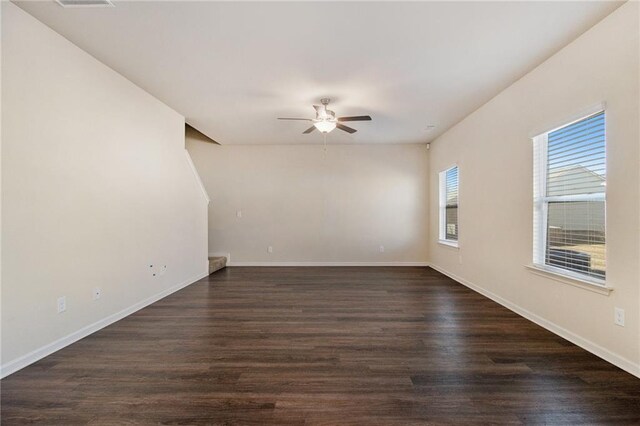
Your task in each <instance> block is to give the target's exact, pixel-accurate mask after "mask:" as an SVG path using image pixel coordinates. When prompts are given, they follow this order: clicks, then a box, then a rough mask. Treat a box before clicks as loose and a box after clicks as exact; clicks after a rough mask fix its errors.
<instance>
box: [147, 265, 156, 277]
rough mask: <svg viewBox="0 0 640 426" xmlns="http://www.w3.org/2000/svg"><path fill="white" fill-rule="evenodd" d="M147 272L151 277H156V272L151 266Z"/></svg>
mask: <svg viewBox="0 0 640 426" xmlns="http://www.w3.org/2000/svg"><path fill="white" fill-rule="evenodd" d="M149 271H150V272H151V275H152V276H154V277H155V276H156V270H155V269H154V267H153V265H149Z"/></svg>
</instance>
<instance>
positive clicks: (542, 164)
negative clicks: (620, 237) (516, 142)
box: [532, 104, 607, 287]
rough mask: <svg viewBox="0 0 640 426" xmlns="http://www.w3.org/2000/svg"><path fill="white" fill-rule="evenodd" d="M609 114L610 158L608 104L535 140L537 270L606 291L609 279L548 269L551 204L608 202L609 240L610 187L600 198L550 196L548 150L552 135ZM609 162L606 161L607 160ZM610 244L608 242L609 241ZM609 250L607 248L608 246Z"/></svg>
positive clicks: (582, 195) (600, 105)
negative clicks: (548, 226) (592, 118)
mask: <svg viewBox="0 0 640 426" xmlns="http://www.w3.org/2000/svg"><path fill="white" fill-rule="evenodd" d="M600 113H605V158H606V149H607V143H606V134H607V133H606V109H605V108H604V104H599V105H597V106H595V107H593V108H591V109H589V110H585V111H583V112H582V113H581V114H580V115H579V116H578V118H572V119H571V120H569V121H567V122H566V123H564V124H562V125H559V126H556V127H554V128H552V129H550V130H547V131H545V132H544V133H541V134H539V135H537V136H534V137H533V138H532V139H533V157H534V161H533V171H534V173H533V230H534V232H533V266H534V267H535V268H538V269H542V270H544V271H546V272H549V273H551V274H555V275H559V276H561V277H566V278H570V279H574V280H578V281H582V282H585V283H588V284H594V285H597V286H599V287H606V277H605V279H601V278H597V277H592V276H589V275H585V274H581V273H579V272H576V271H571V270H568V269H564V268H560V267H556V266H552V265H547V264H546V263H545V254H546V253H545V252H546V247H547V219H548V205H549V203H550V202H554V201H556V202H562V201H594V200H598V201H604V206H605V238H606V235H607V231H606V215H607V213H606V212H607V202H606V192H607V189H606V186H605V192H604V193H598V194H579V195H563V196H560V195H556V196H547V195H546V194H547V167H548V165H547V148H548V142H549V133H553V132H554V131H556V130H558V129H561V128H563V127H567V126H570V125H571V124H574V123H577V122H578V121H582V120H584V119H586V118H589V117H590V116H592V115H596V114H600ZM605 161H606V160H605ZM605 244H606V239H605ZM605 250H606V246H605Z"/></svg>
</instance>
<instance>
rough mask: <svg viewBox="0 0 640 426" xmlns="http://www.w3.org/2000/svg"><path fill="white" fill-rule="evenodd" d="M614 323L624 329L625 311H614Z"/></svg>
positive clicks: (615, 309)
mask: <svg viewBox="0 0 640 426" xmlns="http://www.w3.org/2000/svg"><path fill="white" fill-rule="evenodd" d="M613 322H614V323H615V324H616V325H619V326H621V327H624V309H622V308H614V309H613Z"/></svg>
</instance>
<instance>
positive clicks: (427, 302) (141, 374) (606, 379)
mask: <svg viewBox="0 0 640 426" xmlns="http://www.w3.org/2000/svg"><path fill="white" fill-rule="evenodd" d="M0 386H1V408H2V412H1V414H0V416H1V418H2V423H3V424H7V425H10V424H25V423H39V424H47V425H52V424H64V425H70V424H95V425H98V424H99V425H108V424H157V423H162V424H278V425H286V424H317V425H325V424H326V425H335V424H347V425H348V424H354V425H355V424H362V425H376V424H381V425H382V424H383V425H412V424H490V423H493V424H638V423H640V379H637V378H635V377H633V376H632V375H630V374H628V373H625V372H624V371H622V370H620V369H618V368H617V367H615V366H613V365H611V364H609V363H607V362H605V361H603V360H601V359H599V358H597V357H596V356H594V355H592V354H590V353H588V352H586V351H584V350H582V349H581V348H579V347H577V346H575V345H573V344H571V343H569V342H567V341H566V340H564V339H562V338H560V337H558V336H556V335H554V334H552V333H550V332H548V331H546V330H544V329H542V328H541V327H539V326H537V325H535V324H533V323H531V322H529V321H527V320H525V319H524V318H522V317H520V316H518V315H516V314H515V313H513V312H511V311H509V310H507V309H506V308H504V307H502V306H500V305H498V304H496V303H494V302H493V301H491V300H489V299H487V298H485V297H483V296H481V295H479V294H477V293H475V292H473V291H471V290H469V289H468V288H466V287H464V286H462V285H460V284H458V283H456V282H455V281H453V280H451V279H449V278H447V277H445V276H443V275H442V274H440V273H438V272H436V271H434V270H432V269H430V268H423V267H406V268H391V267H388V268H387V267H380V268H357V267H353V268H352V267H339V268H329V267H323V268H320V267H318V268H226V269H224V270H221V271H218V272H216V273H214V274H213V275H211V276H209V277H207V278H205V279H203V280H200V281H199V282H197V283H195V284H193V285H191V286H189V287H187V288H185V289H183V290H181V291H179V292H177V293H174V294H173V295H171V296H169V297H167V298H165V299H163V300H161V301H159V302H157V303H155V304H153V305H151V306H149V307H147V308H145V309H142V310H140V311H138V312H136V313H135V314H133V315H131V316H129V317H127V318H125V319H123V320H121V321H119V322H117V323H115V324H113V325H111V326H109V327H107V328H105V329H103V330H100V331H98V332H97V333H95V334H93V335H91V336H89V337H87V338H85V339H82V340H81V341H79V342H76V343H74V344H73V345H71V346H69V347H67V348H64V349H62V350H60V351H58V352H56V353H54V354H52V355H50V356H48V357H47V358H45V359H43V360H41V361H39V362H37V363H35V364H33V365H31V366H29V367H27V368H25V369H23V370H21V371H19V372H17V373H15V374H13V375H11V376H9V377H7V378H5V379H4V380H2V381H1V383H0Z"/></svg>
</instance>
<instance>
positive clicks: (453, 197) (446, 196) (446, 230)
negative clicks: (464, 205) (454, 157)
mask: <svg viewBox="0 0 640 426" xmlns="http://www.w3.org/2000/svg"><path fill="white" fill-rule="evenodd" d="M439 177H440V236H439V238H440V241H441V242H444V243H446V244H451V245H454V246H457V245H458V167H457V166H454V167H451V168H450V169H447V170H445V171H443V172H440V176H439Z"/></svg>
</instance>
